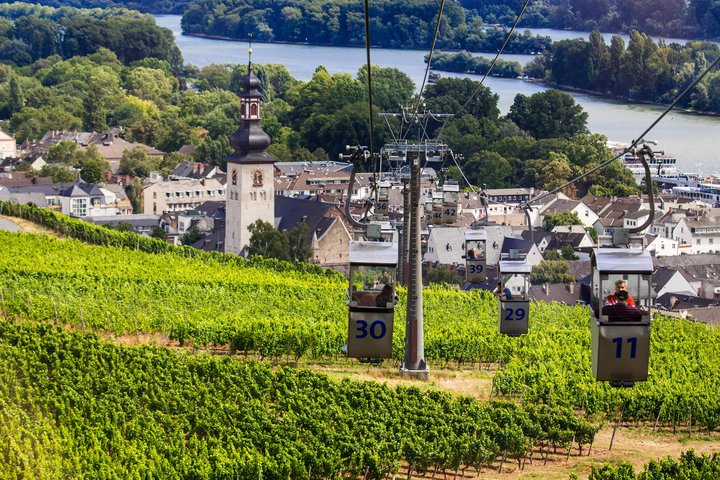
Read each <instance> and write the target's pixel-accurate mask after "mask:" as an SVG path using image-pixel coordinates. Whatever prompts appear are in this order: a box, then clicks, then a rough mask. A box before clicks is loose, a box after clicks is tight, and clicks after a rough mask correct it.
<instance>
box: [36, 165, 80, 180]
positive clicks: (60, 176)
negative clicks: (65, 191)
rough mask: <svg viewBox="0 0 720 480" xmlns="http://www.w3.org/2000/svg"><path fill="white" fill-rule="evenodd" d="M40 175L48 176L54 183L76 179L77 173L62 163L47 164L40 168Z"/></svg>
mask: <svg viewBox="0 0 720 480" xmlns="http://www.w3.org/2000/svg"><path fill="white" fill-rule="evenodd" d="M40 176H41V177H50V178H51V179H52V181H53V182H55V183H70V182H74V181H75V180H77V173H75V171H74V170H71V169H70V168H69V167H66V166H64V165H50V164H47V165H45V166H43V167H42V168H41V169H40Z"/></svg>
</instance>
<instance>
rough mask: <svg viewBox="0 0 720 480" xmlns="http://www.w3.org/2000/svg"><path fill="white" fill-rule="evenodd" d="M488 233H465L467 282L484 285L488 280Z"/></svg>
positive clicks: (481, 231) (476, 231) (480, 231)
mask: <svg viewBox="0 0 720 480" xmlns="http://www.w3.org/2000/svg"><path fill="white" fill-rule="evenodd" d="M486 244H487V233H485V230H467V231H466V232H465V250H466V255H465V280H466V281H468V282H471V283H482V282H484V281H485V279H486V278H487V276H486V272H485V269H486V267H487V257H486Z"/></svg>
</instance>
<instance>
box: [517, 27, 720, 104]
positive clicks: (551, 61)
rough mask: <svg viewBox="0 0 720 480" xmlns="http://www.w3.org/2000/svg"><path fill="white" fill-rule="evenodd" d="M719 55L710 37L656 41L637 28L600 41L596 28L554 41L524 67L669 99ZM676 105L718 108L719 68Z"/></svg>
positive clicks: (637, 97) (617, 92) (645, 97)
mask: <svg viewBox="0 0 720 480" xmlns="http://www.w3.org/2000/svg"><path fill="white" fill-rule="evenodd" d="M719 55H720V47H719V46H718V45H716V44H714V43H709V42H688V43H687V44H686V45H684V46H683V45H679V44H677V43H671V44H669V45H668V44H666V43H665V42H664V41H662V40H661V41H660V42H658V43H655V42H654V41H653V39H652V38H651V37H649V36H648V35H644V34H642V33H639V32H637V31H633V32H631V33H630V40H629V42H628V44H627V46H626V45H625V41H624V40H623V39H622V37H620V36H619V35H615V36H613V37H612V40H611V42H610V45H607V44H606V43H605V40H604V39H603V37H602V35H601V34H600V33H599V32H598V31H597V30H595V31H593V32H592V33H591V34H590V38H589V40H588V41H585V40H583V39H575V40H562V41H559V42H554V43H553V45H552V49H551V51H549V52H546V53H545V54H544V55H543V56H541V57H538V58H536V59H535V61H533V62H531V63H530V64H529V65H528V66H527V67H526V72H527V73H528V75H530V76H534V77H538V78H544V79H545V80H546V81H549V82H554V83H556V84H558V85H565V86H571V87H575V88H581V89H584V90H590V91H593V92H598V93H602V94H608V95H613V96H618V97H623V98H629V99H631V100H633V101H649V102H656V103H664V104H668V103H670V102H672V101H673V100H674V99H675V98H676V97H677V96H678V95H679V94H680V92H682V91H683V90H684V89H685V88H687V86H688V85H689V84H690V83H691V82H692V81H693V79H694V78H695V77H696V76H697V75H698V74H700V73H701V72H702V71H703V70H704V69H705V68H707V66H708V64H709V63H711V62H713V61H714V60H715V59H716V58H717V57H718V56H719ZM680 106H681V107H685V108H690V109H694V110H699V111H705V112H713V113H720V72H718V71H714V72H711V73H710V74H708V75H707V76H706V77H705V78H704V79H703V80H702V82H700V83H699V84H698V85H697V86H696V87H695V88H694V89H693V91H692V92H691V94H690V95H688V96H686V97H685V99H683V100H682V102H681V103H680Z"/></svg>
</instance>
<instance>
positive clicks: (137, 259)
mask: <svg viewBox="0 0 720 480" xmlns="http://www.w3.org/2000/svg"><path fill="white" fill-rule="evenodd" d="M8 205H9V204H6V203H4V202H0V209H3V210H4V212H3V213H5V214H7V213H10V214H14V215H17V216H22V217H23V218H28V219H30V220H32V221H36V222H38V223H41V224H43V225H45V226H48V227H49V228H51V229H53V230H55V231H57V232H59V233H60V234H61V235H62V236H66V237H75V238H78V239H81V240H83V241H82V242H81V241H78V240H74V239H72V238H65V239H57V238H51V237H47V236H39V235H29V234H14V233H7V232H1V231H0V246H2V249H3V253H4V255H3V256H2V257H0V301H1V302H2V305H1V308H2V316H3V317H4V319H5V320H3V321H2V335H0V337H1V338H0V348H1V349H2V350H3V353H2V356H0V370H1V373H0V374H2V375H3V378H4V379H5V380H4V383H3V384H2V386H1V387H0V388H1V389H2V391H1V392H0V393H2V395H1V396H0V402H2V408H1V409H0V430H1V431H0V435H3V436H4V437H7V438H11V441H10V443H9V444H8V445H5V446H2V445H0V465H2V466H0V477H1V478H6V477H12V476H26V477H76V476H84V475H87V474H88V473H89V472H95V471H97V472H102V473H98V475H100V476H104V477H107V478H115V477H116V478H126V477H141V476H159V477H197V478H209V477H212V476H214V477H221V478H225V477H235V476H237V477H238V478H258V476H259V475H260V474H262V478H264V479H268V478H282V479H285V478H308V479H310V478H318V479H320V478H331V477H332V478H336V477H337V476H338V475H340V476H345V478H350V477H353V478H354V477H357V476H361V477H362V476H364V477H365V478H381V477H382V476H383V475H384V474H386V473H393V472H397V471H398V470H399V469H400V468H405V469H406V471H407V469H410V470H413V471H416V472H422V471H430V472H433V471H445V472H453V471H454V472H456V473H457V472H458V471H462V472H463V473H464V471H465V470H466V469H470V470H471V471H480V470H481V469H482V468H489V467H492V468H498V467H499V468H502V464H503V463H505V464H511V463H513V462H516V463H515V465H516V467H520V466H521V465H523V464H524V462H525V461H526V460H527V459H528V458H532V455H533V454H537V453H538V452H540V455H541V456H542V452H543V449H544V448H545V452H549V451H550V445H553V446H554V447H561V448H568V447H569V446H571V445H572V444H577V445H578V446H579V448H580V451H582V448H583V446H585V445H589V444H591V443H592V441H593V438H594V435H595V431H596V429H597V428H598V425H599V424H598V423H590V422H588V421H586V420H583V418H596V419H598V418H602V417H603V416H605V415H607V420H611V419H617V418H618V416H620V417H621V418H622V419H623V420H624V421H625V422H628V421H630V422H632V421H637V422H644V423H645V424H647V425H653V426H661V427H664V428H665V429H666V431H667V429H673V430H675V428H678V427H681V426H682V427H683V428H687V429H688V430H690V431H692V430H693V429H694V430H695V431H705V432H707V433H711V432H713V431H714V430H716V429H717V427H718V425H720V399H719V398H718V395H717V393H716V392H718V391H720V372H719V371H718V368H717V364H718V362H719V361H720V341H719V340H720V338H718V335H719V334H718V330H717V329H715V328H712V327H708V326H706V325H703V324H695V323H690V322H687V321H679V320H676V319H668V318H662V317H660V318H656V319H655V320H654V322H653V326H652V352H651V361H650V377H649V380H648V381H647V382H642V383H638V384H637V385H636V386H635V387H633V388H631V389H613V388H611V387H609V386H608V385H607V384H604V383H598V382H595V381H594V379H593V377H592V374H591V371H590V335H589V331H588V318H589V317H588V312H587V310H586V309H585V308H583V307H568V306H564V305H560V304H546V303H534V304H533V305H532V318H531V323H530V333H529V334H528V335H525V336H522V337H519V338H510V337H505V336H502V335H500V334H499V333H498V332H497V304H496V300H495V298H494V297H492V296H491V295H489V294H487V293H483V292H479V291H474V292H470V293H468V292H459V291H455V290H451V289H445V288H439V287H435V288H430V289H426V291H425V295H424V316H425V351H426V356H427V358H428V360H429V362H430V365H431V368H439V367H443V366H450V367H463V368H470V369H472V368H478V369H481V368H489V367H490V366H491V365H492V369H493V370H496V372H495V374H494V376H493V386H492V396H493V398H496V399H498V400H501V401H500V402H498V401H496V402H491V403H479V402H477V401H475V400H471V399H468V398H455V397H450V396H448V395H446V394H442V393H437V392H428V393H422V392H421V391H419V390H417V389H414V388H399V389H397V390H392V389H389V388H387V387H384V386H377V385H374V384H364V383H363V384H361V383H357V382H351V381H343V382H342V384H336V383H333V382H331V381H329V380H327V379H326V378H325V377H322V376H319V375H316V374H312V373H309V372H304V371H296V370H289V369H281V370H279V371H278V370H274V367H272V365H276V364H278V363H284V362H286V361H287V360H289V359H292V360H294V361H298V360H301V361H302V362H305V363H312V362H328V361H329V362H334V361H336V360H337V359H338V358H341V357H342V355H343V354H342V351H343V346H344V345H345V343H346V338H345V337H346V335H347V310H346V306H345V299H346V288H347V284H346V282H345V280H344V279H343V277H342V276H340V275H337V274H335V273H333V272H329V271H325V270H323V269H320V268H318V267H316V266H312V265H302V264H300V265H292V264H288V263H284V262H276V261H272V260H264V259H251V260H245V259H241V258H238V257H234V256H230V255H224V254H217V253H212V254H208V253H205V252H199V251H193V250H192V249H187V248H183V247H174V246H170V245H168V244H166V243H163V242H158V241H156V240H152V239H146V238H141V237H138V236H137V235H134V234H128V233H123V232H116V231H112V230H107V229H104V228H100V227H95V226H92V225H88V224H84V223H82V222H78V221H76V220H73V219H68V218H67V217H63V216H61V215H58V214H56V213H54V212H49V211H41V210H38V209H35V208H33V207H17V206H15V207H12V208H15V210H13V211H10V210H11V208H10V207H9V206H8ZM86 242H90V243H96V244H99V245H88V244H87V243H86ZM399 294H400V304H399V305H398V308H397V310H396V322H395V332H394V336H393V350H394V352H393V356H394V360H393V362H395V365H396V366H397V365H398V364H399V361H400V359H401V358H402V349H403V344H404V333H405V332H404V321H405V318H404V315H405V308H404V307H405V305H404V292H403V291H402V290H400V292H399ZM50 323H54V324H56V325H57V326H62V325H66V326H68V327H72V328H71V330H82V331H83V332H89V331H95V332H99V333H103V334H110V335H130V336H132V335H135V334H137V335H141V334H146V333H147V334H158V335H160V336H161V337H162V338H167V339H168V340H169V341H173V342H177V343H178V344H180V345H181V346H182V345H192V346H194V347H196V348H205V347H213V348H215V349H220V351H224V352H229V353H231V354H235V355H239V356H240V358H242V359H247V358H257V359H270V360H271V362H267V363H266V362H263V363H261V364H256V363H253V362H249V363H246V362H233V361H229V359H231V358H233V357H232V356H230V357H228V356H226V355H223V356H221V357H218V358H214V357H212V356H210V357H209V356H206V355H199V356H196V355H185V354H182V353H181V354H177V353H172V352H170V351H168V350H166V349H162V348H152V347H141V348H126V347H119V346H115V345H111V344H107V343H104V342H103V341H101V340H100V339H99V337H97V336H95V335H94V334H92V333H80V332H76V333H65V332H64V330H62V329H54V328H52V327H50V326H49V325H48V324H50ZM286 382H289V383H286ZM123 392H129V393H123ZM128 397H129V398H128ZM400 399H402V400H400ZM506 400H510V401H511V402H506ZM348 405H349V406H350V407H351V408H349V407H348ZM521 405H524V406H521ZM218 406H219V407H220V408H217V407H218ZM595 414H600V416H596V415H595ZM607 420H606V421H607ZM238 425H241V428H238ZM349 439H352V440H349ZM718 463H719V461H718V459H717V458H716V457H712V458H710V457H707V458H706V457H697V456H694V455H693V454H692V453H688V454H686V455H683V457H681V458H680V459H679V460H678V461H675V460H670V459H667V460H663V461H662V462H660V463H651V464H649V465H648V466H647V467H646V470H645V471H644V472H640V473H637V474H636V473H635V472H634V471H632V468H631V467H629V466H627V465H624V466H623V465H621V466H618V467H603V468H601V469H593V472H592V474H591V478H593V479H596V480H600V479H602V480H615V479H617V480H624V479H626V478H644V479H653V478H662V477H661V476H657V475H658V472H663V471H665V472H669V471H675V472H677V471H683V472H691V471H692V472H695V473H693V474H688V476H687V478H713V477H714V476H712V475H711V476H709V477H708V476H703V475H705V473H706V472H714V471H716V469H717V468H718ZM3 466H4V467H3ZM2 468H6V470H5V471H3V470H2ZM673 469H674V470H673ZM713 469H715V470H713ZM8 472H15V473H13V474H10V473H8ZM18 472H21V473H20V474H18ZM149 472H155V473H154V474H150V473H149ZM261 472H262V473H261ZM698 472H700V473H698ZM5 473H8V475H5ZM651 474H652V475H656V476H651ZM693 475H695V476H693ZM698 475H699V476H698Z"/></svg>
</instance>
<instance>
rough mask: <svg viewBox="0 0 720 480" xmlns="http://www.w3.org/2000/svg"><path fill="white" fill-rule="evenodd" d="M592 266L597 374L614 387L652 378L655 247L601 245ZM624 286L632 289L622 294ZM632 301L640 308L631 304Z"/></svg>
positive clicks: (594, 356) (593, 360)
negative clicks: (650, 361)
mask: <svg viewBox="0 0 720 480" xmlns="http://www.w3.org/2000/svg"><path fill="white" fill-rule="evenodd" d="M591 265H592V285H591V289H592V311H593V318H592V319H591V321H590V329H591V335H592V369H593V375H594V376H595V379H596V380H598V381H608V382H610V383H611V384H612V385H613V386H632V385H633V384H634V382H637V381H644V380H647V376H648V363H649V359H650V323H651V312H650V306H651V304H652V302H651V298H652V297H651V295H652V287H651V283H650V276H651V275H652V272H653V263H652V257H651V256H650V252H648V251H645V250H641V249H627V248H596V249H595V250H593V252H592V257H591ZM616 285H617V287H616ZM625 288H626V291H627V293H618V292H619V291H620V290H622V289H625ZM625 297H628V299H627V300H625ZM618 299H620V301H618ZM630 300H632V302H631V301H630ZM633 303H634V305H635V307H633V306H628V305H627V304H633ZM617 304H621V305H619V306H618V305H617ZM618 307H619V308H618Z"/></svg>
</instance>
